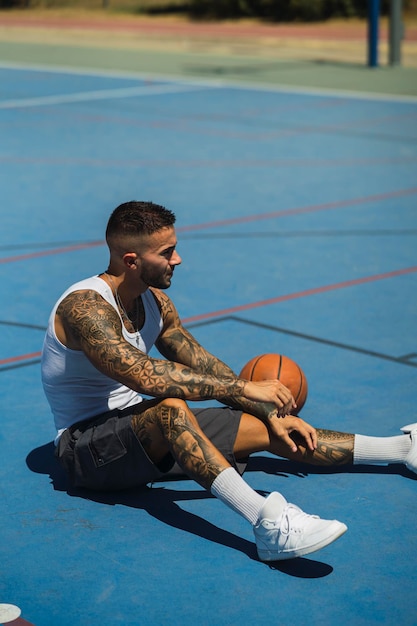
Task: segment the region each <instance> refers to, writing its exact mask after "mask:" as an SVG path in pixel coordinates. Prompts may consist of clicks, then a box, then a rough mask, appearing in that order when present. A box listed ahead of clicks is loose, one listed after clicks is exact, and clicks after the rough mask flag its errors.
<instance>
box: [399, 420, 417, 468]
mask: <svg viewBox="0 0 417 626" xmlns="http://www.w3.org/2000/svg"><path fill="white" fill-rule="evenodd" d="M401 430H402V431H403V433H404V434H405V435H410V438H411V450H410V452H409V453H408V454H407V456H406V457H405V461H404V463H405V465H406V467H407V468H408V469H409V470H410V471H411V472H414V473H415V474H417V423H416V424H408V426H403V427H402V428H401Z"/></svg>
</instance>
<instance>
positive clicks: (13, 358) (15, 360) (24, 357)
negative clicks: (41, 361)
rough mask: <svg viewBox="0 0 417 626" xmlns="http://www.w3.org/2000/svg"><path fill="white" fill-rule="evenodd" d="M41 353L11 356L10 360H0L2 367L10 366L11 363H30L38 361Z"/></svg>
mask: <svg viewBox="0 0 417 626" xmlns="http://www.w3.org/2000/svg"><path fill="white" fill-rule="evenodd" d="M40 356H41V353H40V352H31V353H30V354H21V355H20V356H11V357H9V358H8V359H0V365H8V364H10V363H18V362H19V361H28V360H29V359H38V358H39V357H40Z"/></svg>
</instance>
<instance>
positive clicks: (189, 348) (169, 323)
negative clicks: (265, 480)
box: [153, 290, 295, 421]
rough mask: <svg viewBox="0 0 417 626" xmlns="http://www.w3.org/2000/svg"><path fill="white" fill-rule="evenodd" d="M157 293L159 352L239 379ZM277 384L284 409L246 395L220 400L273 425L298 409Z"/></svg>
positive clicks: (209, 372)
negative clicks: (160, 326)
mask: <svg viewBox="0 0 417 626" xmlns="http://www.w3.org/2000/svg"><path fill="white" fill-rule="evenodd" d="M153 292H154V295H155V298H156V300H157V302H158V305H159V307H160V310H161V315H162V318H163V320H164V328H163V331H162V333H161V335H160V337H159V339H158V341H157V342H156V347H157V348H158V350H159V352H160V353H161V354H162V355H163V356H164V357H166V358H167V359H169V360H171V361H175V362H177V363H183V364H184V365H187V366H188V367H190V368H192V369H193V370H195V371H197V372H201V373H202V374H205V375H210V376H215V377H216V378H220V379H221V378H236V374H235V373H234V372H233V371H232V370H231V369H230V367H229V366H228V365H226V364H225V363H223V361H221V360H220V359H218V358H217V357H216V356H214V355H213V354H211V353H210V352H208V351H207V350H206V349H205V348H203V346H201V345H200V344H199V342H198V341H197V340H196V339H195V338H194V337H193V336H192V335H191V333H190V332H188V330H187V329H186V328H184V326H183V325H182V323H181V320H180V318H179V315H178V312H177V311H176V309H175V307H174V305H173V303H172V301H171V300H170V298H169V297H168V296H167V295H166V294H165V293H164V292H161V291H157V290H153ZM277 384H278V385H280V386H281V388H282V392H283V395H284V396H285V398H284V400H285V402H284V405H283V407H282V408H281V409H278V408H277V406H276V404H274V403H273V402H256V401H253V400H251V399H249V398H248V397H245V395H244V394H241V395H240V396H237V395H233V396H232V395H224V396H222V397H218V398H217V399H218V400H219V401H220V402H223V404H227V405H229V406H232V407H233V408H237V409H241V410H243V411H245V412H246V413H250V414H251V415H254V416H256V417H258V418H260V419H262V420H263V421H269V420H270V419H271V418H272V417H275V416H277V414H278V413H279V415H286V414H287V413H290V411H291V410H292V409H293V408H294V407H295V405H294V399H293V397H292V395H291V393H290V392H289V391H288V390H287V389H286V387H284V385H282V384H281V383H280V382H279V381H277Z"/></svg>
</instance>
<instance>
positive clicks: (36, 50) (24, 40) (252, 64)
mask: <svg viewBox="0 0 417 626" xmlns="http://www.w3.org/2000/svg"><path fill="white" fill-rule="evenodd" d="M387 31H388V24H387V21H386V20H381V22H380V41H379V50H378V52H379V54H378V56H379V66H378V68H374V69H371V68H369V67H368V66H367V45H368V44H367V24H366V22H365V21H359V20H345V21H340V20H339V21H331V22H328V23H319V24H260V23H257V22H253V21H244V22H240V21H238V22H220V23H213V22H210V23H207V22H198V23H193V22H190V21H189V20H187V19H184V18H177V17H175V18H173V17H144V16H127V15H119V14H106V13H105V12H104V11H96V12H91V11H90V12H87V11H78V12H75V11H72V10H68V11H62V10H61V11H57V10H25V11H10V12H9V11H7V12H1V13H0V62H1V63H3V64H8V63H12V64H13V63H17V64H26V63H29V64H31V65H34V64H37V65H52V66H57V67H63V66H70V67H77V68H85V69H88V68H94V69H102V70H112V71H113V70H114V71H127V72H138V73H142V74H143V73H149V74H152V75H165V76H177V77H178V76H179V77H181V76H182V77H189V78H196V77H197V78H202V79H205V80H206V79H207V80H219V81H224V80H226V81H230V82H236V81H237V82H245V83H254V84H261V83H264V84H267V85H275V86H277V87H293V88H304V89H305V88H307V89H324V90H327V89H330V90H336V91H353V92H362V93H372V94H378V93H379V94H385V95H386V94H388V95H392V96H412V97H414V96H417V24H416V23H415V22H413V21H411V22H410V23H406V24H405V38H404V40H403V42H402V59H401V60H402V62H401V65H400V66H390V65H388V32H387Z"/></svg>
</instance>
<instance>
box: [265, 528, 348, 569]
mask: <svg viewBox="0 0 417 626" xmlns="http://www.w3.org/2000/svg"><path fill="white" fill-rule="evenodd" d="M346 531H347V526H346V525H345V524H342V523H339V525H338V527H337V529H335V531H334V533H333V534H331V535H329V536H328V537H326V538H325V539H322V540H321V541H319V542H317V543H315V544H312V545H310V546H304V547H303V548H299V549H298V550H288V551H287V552H285V550H283V551H282V552H279V553H278V554H277V553H276V552H275V553H274V552H271V551H270V550H259V549H258V556H259V558H260V560H261V561H286V560H289V559H296V558H298V557H300V556H305V555H306V554H311V553H312V552H317V550H321V549H322V548H325V547H326V546H328V545H329V544H330V543H333V541H336V539H339V537H341V536H342V535H344V534H345V532H346Z"/></svg>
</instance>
